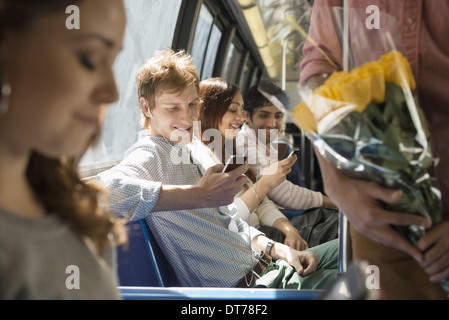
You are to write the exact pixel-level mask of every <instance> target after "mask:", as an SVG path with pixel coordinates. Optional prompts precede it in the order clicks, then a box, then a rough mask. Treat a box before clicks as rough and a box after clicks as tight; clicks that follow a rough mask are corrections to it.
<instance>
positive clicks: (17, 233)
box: [0, 0, 126, 299]
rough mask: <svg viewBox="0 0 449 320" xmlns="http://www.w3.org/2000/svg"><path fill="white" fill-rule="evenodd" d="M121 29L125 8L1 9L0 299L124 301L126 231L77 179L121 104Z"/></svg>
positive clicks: (16, 5) (58, 5)
mask: <svg viewBox="0 0 449 320" xmlns="http://www.w3.org/2000/svg"><path fill="white" fill-rule="evenodd" d="M69 5H76V6H77V7H78V9H79V10H80V25H81V28H80V29H79V30H77V29H74V30H70V29H68V28H67V27H66V19H67V18H69V15H68V14H66V13H65V11H66V8H67V7H68V6H69ZM125 24H126V15H125V9H124V5H123V2H122V0H89V1H86V0H83V1H75V0H70V1H65V0H45V1H44V0H39V1H38V0H25V1H15V0H0V81H1V88H2V90H1V100H0V172H1V174H0V283H1V286H0V299H96V298H99V299H114V298H119V295H118V291H117V282H116V280H115V274H114V270H113V267H112V250H111V249H112V246H111V245H112V244H113V243H117V242H119V241H120V240H121V239H122V238H123V237H122V235H123V229H122V227H121V224H120V223H117V222H115V221H114V220H113V219H112V218H111V217H110V216H109V215H107V214H106V213H104V212H103V211H102V210H100V208H99V206H98V203H97V195H98V193H99V190H98V189H96V188H94V187H93V186H89V185H86V184H85V183H84V182H83V181H81V180H80V178H79V176H78V174H77V171H76V170H77V164H78V160H79V159H80V158H81V156H82V154H83V153H84V151H85V150H86V149H87V147H88V146H89V145H90V144H91V143H92V142H93V141H94V140H95V137H96V136H97V135H98V133H99V131H100V126H101V118H102V116H101V115H102V112H103V111H104V110H103V109H104V108H103V106H105V105H106V104H109V103H112V102H114V101H116V100H117V98H118V92H117V88H116V84H115V80H114V76H113V70H112V65H113V62H114V60H115V58H116V56H117V54H118V52H119V51H120V49H121V47H122V41H123V36H124V31H125Z"/></svg>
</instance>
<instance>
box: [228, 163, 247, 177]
mask: <svg viewBox="0 0 449 320" xmlns="http://www.w3.org/2000/svg"><path fill="white" fill-rule="evenodd" d="M248 169H249V166H248V164H246V163H245V164H242V165H241V166H238V167H237V168H236V169H234V170H232V171H231V172H229V177H230V178H231V179H237V177H240V176H241V175H243V174H244V173H245V172H246V171H248ZM222 170H223V167H222Z"/></svg>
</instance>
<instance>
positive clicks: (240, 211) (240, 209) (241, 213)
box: [234, 197, 250, 221]
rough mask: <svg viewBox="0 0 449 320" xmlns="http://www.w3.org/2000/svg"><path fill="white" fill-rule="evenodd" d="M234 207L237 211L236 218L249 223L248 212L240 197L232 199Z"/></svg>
mask: <svg viewBox="0 0 449 320" xmlns="http://www.w3.org/2000/svg"><path fill="white" fill-rule="evenodd" d="M234 205H235V207H236V209H237V216H238V217H239V218H240V219H242V220H243V221H249V216H250V212H249V209H248V207H247V206H246V204H245V202H243V200H242V199H240V197H236V198H234Z"/></svg>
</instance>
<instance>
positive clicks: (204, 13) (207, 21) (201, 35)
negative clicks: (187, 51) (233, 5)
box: [192, 5, 214, 75]
mask: <svg viewBox="0 0 449 320" xmlns="http://www.w3.org/2000/svg"><path fill="white" fill-rule="evenodd" d="M213 23H214V17H213V16H212V13H211V12H210V11H209V9H207V7H206V6H205V5H202V6H201V11H200V15H199V17H198V22H197V25H196V29H195V36H194V41H193V47H192V57H193V61H194V63H195V66H196V68H197V70H198V73H199V74H200V75H201V73H202V69H203V62H204V58H205V53H206V50H207V45H208V42H209V37H210V35H211V31H212V26H213Z"/></svg>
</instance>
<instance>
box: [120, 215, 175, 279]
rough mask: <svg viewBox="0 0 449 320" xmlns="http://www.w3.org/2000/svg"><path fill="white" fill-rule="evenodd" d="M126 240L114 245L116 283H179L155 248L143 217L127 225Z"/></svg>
mask: <svg viewBox="0 0 449 320" xmlns="http://www.w3.org/2000/svg"><path fill="white" fill-rule="evenodd" d="M127 227H128V237H129V242H128V243H127V244H126V245H123V246H121V247H119V249H118V259H117V260H118V278H119V282H120V286H137V287H171V286H179V281H178V280H177V278H176V276H175V273H174V271H173V268H172V267H171V266H170V264H169V263H168V261H167V259H166V257H165V255H164V254H163V252H162V251H161V249H160V248H159V246H158V244H157V242H156V239H155V238H154V236H153V234H152V233H151V230H150V228H148V226H147V223H146V221H145V220H143V219H142V220H139V221H132V222H129V223H128V225H127Z"/></svg>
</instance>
